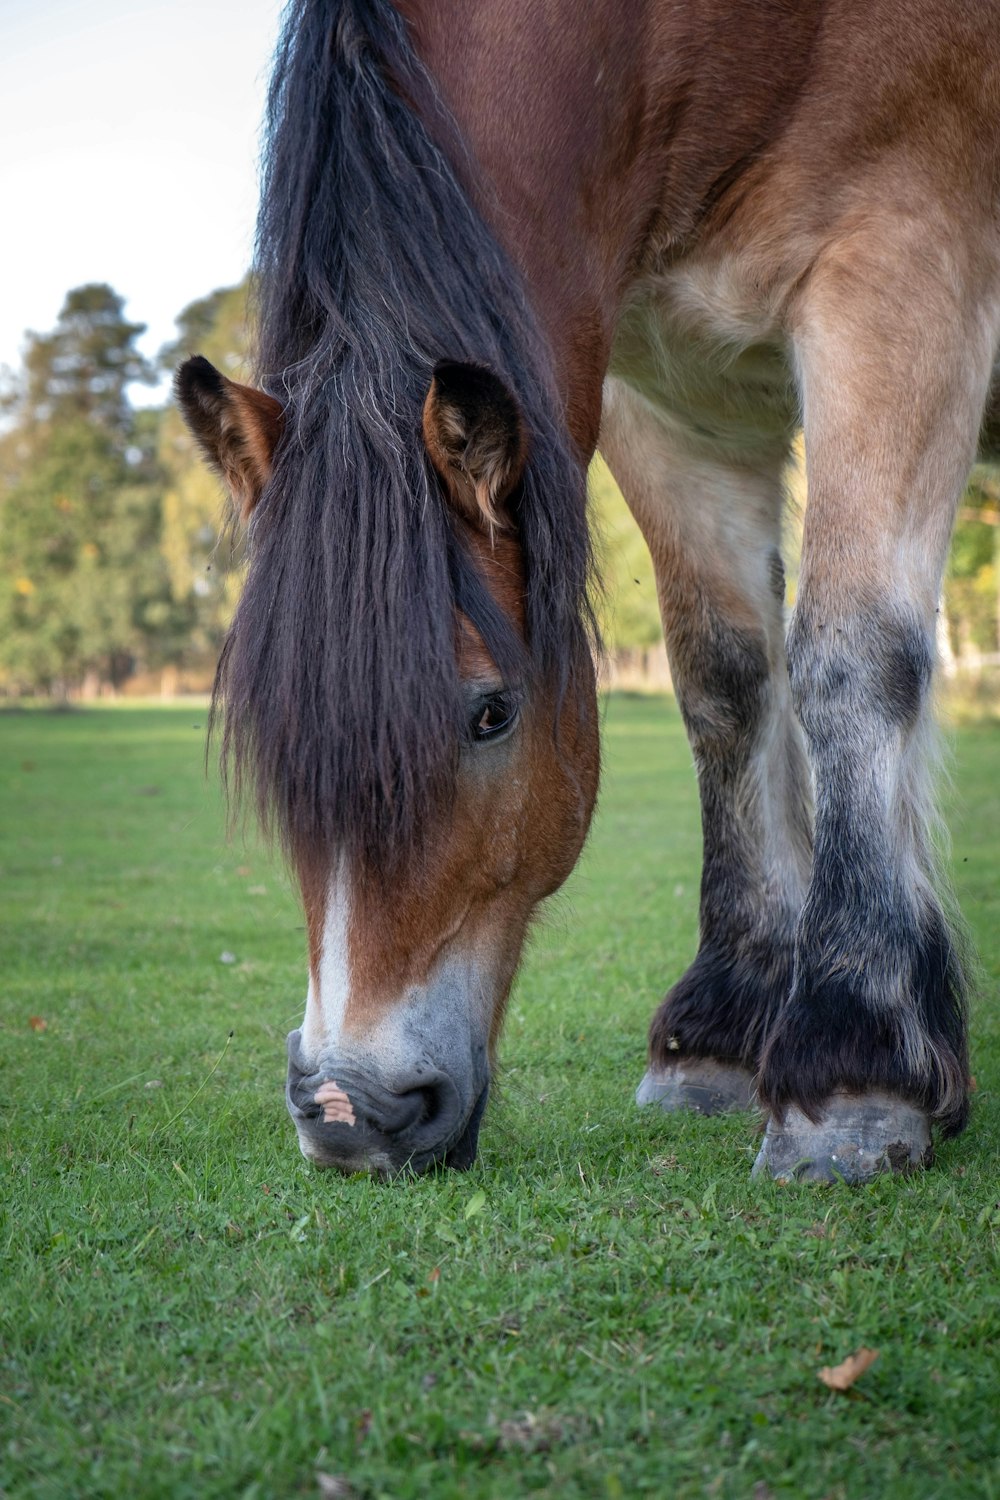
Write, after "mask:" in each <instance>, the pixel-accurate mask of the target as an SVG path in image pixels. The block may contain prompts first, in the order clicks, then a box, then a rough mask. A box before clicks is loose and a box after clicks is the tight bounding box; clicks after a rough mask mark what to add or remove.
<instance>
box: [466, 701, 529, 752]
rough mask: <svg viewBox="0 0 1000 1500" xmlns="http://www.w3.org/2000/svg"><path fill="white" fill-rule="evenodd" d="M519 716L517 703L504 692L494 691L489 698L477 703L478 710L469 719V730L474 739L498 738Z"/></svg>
mask: <svg viewBox="0 0 1000 1500" xmlns="http://www.w3.org/2000/svg"><path fill="white" fill-rule="evenodd" d="M516 718H517V705H516V703H514V702H512V701H511V699H510V698H508V697H507V696H506V695H505V694H504V693H492V694H491V695H490V697H489V698H486V699H485V700H483V701H481V702H480V703H478V704H477V705H476V711H475V714H474V715H473V717H472V719H471V720H470V721H469V730H470V732H471V734H472V738H473V739H474V740H478V741H480V742H481V741H483V740H491V739H495V738H497V737H498V736H499V735H501V734H502V733H503V731H504V730H505V729H509V728H510V727H511V725H512V724H513V723H514V720H515V719H516Z"/></svg>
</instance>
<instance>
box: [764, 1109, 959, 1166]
mask: <svg viewBox="0 0 1000 1500" xmlns="http://www.w3.org/2000/svg"><path fill="white" fill-rule="evenodd" d="M933 1158H934V1149H933V1146H932V1145H931V1129H930V1121H929V1119H928V1117H927V1116H926V1115H925V1114H924V1113H923V1111H922V1110H920V1109H917V1107H916V1105H913V1104H908V1103H907V1102H906V1101H905V1100H903V1099H897V1098H894V1097H893V1096H892V1095H890V1094H864V1095H860V1094H833V1095H831V1097H830V1098H829V1099H828V1101H827V1103H826V1104H825V1105H824V1107H823V1114H822V1117H821V1119H820V1121H819V1123H818V1124H813V1122H812V1120H810V1119H809V1117H808V1116H807V1115H804V1114H803V1113H802V1111H801V1110H800V1109H798V1108H796V1107H795V1106H794V1105H790V1106H789V1108H788V1109H787V1110H786V1112H785V1118H784V1121H783V1123H782V1124H780V1125H779V1124H777V1123H776V1122H775V1121H774V1120H773V1119H772V1120H769V1121H768V1123H767V1129H766V1131H765V1133H764V1143H763V1145H762V1146H761V1148H760V1152H759V1153H758V1156H757V1160H756V1161H755V1162H754V1165H753V1176H754V1177H773V1178H774V1179H775V1181H776V1182H847V1183H861V1182H870V1181H871V1179H872V1178H873V1177H877V1176H878V1175H879V1174H880V1173H882V1172H915V1171H918V1170H919V1169H920V1168H921V1167H929V1166H930V1164H931V1162H932V1160H933Z"/></svg>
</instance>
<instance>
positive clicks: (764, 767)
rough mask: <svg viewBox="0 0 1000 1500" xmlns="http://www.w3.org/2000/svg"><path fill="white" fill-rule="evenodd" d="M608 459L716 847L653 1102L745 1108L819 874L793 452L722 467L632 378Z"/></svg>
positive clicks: (620, 391) (659, 1054)
mask: <svg viewBox="0 0 1000 1500" xmlns="http://www.w3.org/2000/svg"><path fill="white" fill-rule="evenodd" d="M601 448H602V451H603V452H604V454H605V456H606V458H607V459H608V462H609V464H610V466H611V469H612V471H613V472H614V473H615V475H616V477H617V478H618V480H619V483H620V484H621V487H622V490H623V492H624V494H625V497H626V499H627V500H628V502H629V505H630V507H631V509H632V511H633V513H634V515H635V517H636V519H637V521H638V523H639V525H640V527H641V529H642V531H643V534H644V536H645V538H646V541H647V543H648V545H649V548H650V552H651V554H652V557H653V562H654V566H655V569H656V576H657V587H658V592H659V598H660V608H661V614H662V618H663V626H664V633H665V637H666V642H667V649H668V653H669V656H670V666H671V673H672V675H673V680H674V686H675V689H676V693H677V698H678V702H679V704H680V708H681V712H682V714H683V717H684V722H685V725H686V728H687V732H688V737H689V740H690V743H691V748H692V752H693V755H694V761H695V766H696V770H697V775H698V788H699V795H700V800H701V815H702V829H703V836H704V859H703V865H702V878H701V902H700V914H699V926H700V941H699V947H698V952H697V955H696V957H695V959H694V962H693V963H692V964H691V966H690V967H689V968H688V970H687V972H686V973H685V974H684V975H682V977H681V978H680V979H679V980H678V981H677V982H676V983H675V984H674V985H673V987H672V988H671V989H670V990H669V991H668V993H667V995H666V997H665V998H664V1000H663V1002H662V1003H661V1005H660V1006H659V1008H658V1010H657V1011H656V1014H655V1015H654V1017H653V1021H652V1024H651V1027H650V1035H649V1071H648V1072H647V1074H646V1076H645V1078H644V1079H643V1081H642V1083H641V1085H640V1087H639V1091H638V1095H637V1098H638V1101H639V1102H640V1103H641V1104H645V1103H657V1104H659V1105H660V1106H661V1107H662V1108H663V1109H666V1110H674V1109H682V1108H693V1109H696V1110H698V1111H700V1112H702V1113H706V1114H713V1113H716V1112H717V1111H720V1110H725V1109H730V1108H745V1107H747V1106H748V1105H749V1104H750V1103H751V1102H752V1100H753V1097H754V1081H755V1076H756V1072H757V1067H758V1063H759V1060H760V1055H761V1050H762V1047H763V1043H764V1038H765V1036H766V1033H767V1030H768V1028H769V1026H770V1025H771V1023H772V1022H773V1020H774V1018H775V1016H776V1015H777V1013H778V1010H779V1008H780V1006H781V1005H782V1004H783V1002H784V1001H785V999H786V997H787V994H788V990H789V987H790V984H791V971H792V957H793V944H794V933H795V923H796V920H797V918H798V913H799V909H800V907H801V904H802V900H803V897H804V895H805V889H806V885H807V882H808V877H809V868H810V849H811V814H810V785H809V771H808V766H807V763H806V758H805V751H804V746H803V743H802V738H801V734H800V732H799V729H798V726H797V724H796V723H795V719H794V715H793V714H792V711H791V703H790V694H789V686H788V679H787V673H786V666H785V646H784V637H785V623H784V593H785V584H784V570H783V567H782V563H781V556H780V550H779V544H780V517H781V506H782V468H783V462H784V457H785V451H786V450H785V444H784V442H776V443H774V444H773V446H770V447H768V448H767V450H766V451H765V452H764V453H763V454H761V453H757V454H756V456H755V457H754V458H753V459H752V460H751V459H750V458H746V459H745V460H744V461H743V462H735V461H726V460H723V459H722V458H720V457H719V454H718V451H717V448H718V445H712V444H711V443H706V442H704V440H703V439H702V438H699V437H697V436H695V435H692V434H690V433H687V432H685V431H683V430H682V429H680V428H678V427H677V426H676V425H675V424H674V422H673V420H672V419H671V418H670V417H669V416H667V415H666V414H663V413H660V412H659V411H658V410H657V409H656V408H655V407H654V406H652V405H651V404H650V403H649V402H648V401H646V400H645V399H644V398H643V397H641V396H638V395H637V394H636V393H635V392H634V391H633V390H632V389H631V388H630V387H629V386H628V385H626V384H624V383H623V382H622V381H620V380H617V379H616V380H609V381H608V382H607V386H606V396H605V409H604V421H603V427H602V437H601Z"/></svg>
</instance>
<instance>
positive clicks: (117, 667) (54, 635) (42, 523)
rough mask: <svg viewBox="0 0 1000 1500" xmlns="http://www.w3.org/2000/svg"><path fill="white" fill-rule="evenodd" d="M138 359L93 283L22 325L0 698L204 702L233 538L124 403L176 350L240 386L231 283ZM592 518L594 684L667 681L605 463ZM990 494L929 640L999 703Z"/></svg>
mask: <svg viewBox="0 0 1000 1500" xmlns="http://www.w3.org/2000/svg"><path fill="white" fill-rule="evenodd" d="M176 323H177V338H176V339H175V340H174V341H173V342H172V343H171V344H169V345H167V346H166V347H165V348H164V349H162V350H161V352H160V354H159V356H158V357H157V359H156V360H155V361H153V362H152V363H149V362H147V361H146V360H145V359H144V358H143V356H142V355H141V354H140V352H139V350H138V346H137V341H138V339H139V338H140V336H141V335H142V333H143V331H144V329H143V326H142V325H141V324H136V323H130V322H129V321H128V320H127V319H126V318H125V316H124V299H123V298H122V297H121V296H120V295H119V294H118V293H117V292H116V291H114V290H113V289H112V288H111V287H110V286H107V285H103V284H93V285H88V286H82V287H77V288H75V289H74V290H72V291H71V292H69V293H68V295H67V297H66V300H65V303H64V305H63V308H62V311H61V313H60V315H59V320H58V322H57V324H56V327H55V328H54V329H53V330H52V331H51V332H49V333H29V334H28V335H27V338H26V345H25V355H24V359H23V362H22V366H21V369H20V370H19V371H17V372H13V373H11V372H7V375H6V379H5V381H4V383H3V387H2V390H0V696H3V697H6V698H8V699H11V698H19V697H47V698H52V699H56V700H67V699H73V698H77V697H81V698H92V697H95V696H98V695H112V694H119V693H129V694H150V693H159V694H161V695H163V696H172V695H173V694H174V693H176V692H178V691H184V690H190V691H201V690H204V689H205V688H207V687H208V686H209V684H210V682H211V678H212V673H213V669H214V663H215V659H216V657H217V655H218V652H219V648H220V646H221V643H222V640H223V638H224V635H225V632H226V630H227V628H228V625H229V622H230V620H231V618H232V613H233V609H234V607H235V604H236V600H237V597H238V594H239V588H240V581H241V571H240V570H241V548H240V542H239V538H238V537H237V536H235V535H234V534H233V532H232V530H231V528H230V525H229V514H228V507H227V503H226V501H225V498H224V496H223V495H222V492H221V489H220V486H219V484H218V481H217V480H216V479H215V478H214V476H213V475H212V474H210V473H209V471H208V470H207V469H206V468H205V466H204V464H203V463H202V462H201V460H200V458H199V457H198V454H197V452H196V450H195V446H194V443H193V441H192V439H191V438H190V436H189V435H188V432H187V429H186V428H185V426H184V424H183V422H182V421H181V419H180V417H179V415H178V413H177V411H176V410H175V408H174V407H173V406H172V405H171V404H170V403H168V402H167V403H164V404H163V405H162V406H159V407H155V406H154V407H149V406H144V407H139V408H137V407H136V406H135V405H134V404H133V403H132V402H131V401H130V391H131V390H134V388H135V387H136V385H137V384H142V383H155V382H157V381H159V380H162V378H163V377H164V376H165V375H166V374H169V372H170V371H171V370H172V369H173V368H174V366H175V365H176V364H177V363H179V362H180V360H182V359H183V358H185V357H186V356H187V355H188V354H191V353H201V354H204V355H205V356H206V357H207V358H208V359H210V360H211V361H212V363H213V364H215V365H217V366H218V368H219V369H221V370H222V371H223V372H224V373H225V374H227V375H229V376H231V377H232V378H234V379H236V380H240V379H246V378H247V373H248V372H247V349H248V343H249V328H248V297H247V287H246V284H245V283H244V284H241V285H240V286H235V287H225V288H221V289H219V290H217V291H214V292H211V293H210V294H209V295H207V296H205V297H203V298H201V299H200V300H199V301H196V302H193V303H191V304H190V305H189V306H188V307H186V308H184V310H183V311H182V312H181V313H180V314H179V316H178V318H177V320H176ZM590 488H591V511H592V520H593V526H594V534H595V543H596V548H597V554H598V558H599V560H600V564H601V571H602V574H603V577H604V582H605V587H604V592H603V596H602V599H601V619H602V625H603V630H604V638H605V645H606V647H607V653H608V661H607V671H606V674H605V675H606V678H607V679H608V680H610V681H611V682H617V683H619V684H624V685H631V686H640V685H644V684H645V685H649V686H654V687H662V686H668V685H669V673H668V668H667V663H666V655H665V652H664V649H663V642H662V635H661V631H660V623H659V615H658V611H657V605H656V589H655V583H654V578H653V568H652V563H651V560H650V557H649V553H648V551H647V549H646V546H645V543H644V542H643V540H642V537H641V536H640V534H639V531H638V529H637V527H636V525H635V522H634V521H633V520H632V517H631V515H630V513H629V511H628V509H627V507H626V505H625V503H624V501H623V500H622V497H621V495H620V493H619V491H618V489H617V486H616V485H615V482H614V480H613V478H612V476H611V474H610V473H609V471H608V469H607V467H606V465H605V464H604V462H603V461H602V460H601V458H600V457H598V458H596V459H595V461H594V464H593V468H592V471H591V485H590ZM788 488H789V495H790V499H791V502H792V503H791V504H790V506H789V511H788V517H789V519H788V526H787V534H786V561H787V563H788V565H789V588H790V598H793V597H794V588H795V571H796V560H797V556H798V538H799V531H800V525H801V513H802V509H803V507H804V503H805V483H804V477H803V469H802V458H801V451H799V452H798V453H797V455H796V459H795V461H794V462H793V464H792V465H791V466H790V469H789V476H788ZM998 523H1000V482H998V476H997V474H996V473H994V472H991V471H987V470H981V469H977V470H976V471H975V472H974V474H973V477H972V480H971V481H970V484H969V486H968V489H967V491H966V494H965V496H964V499H963V502H962V505H961V508H960V512H959V518H958V525H957V528H956V532H955V538H954V543H953V546H952V552H951V558H950V562H949V567H948V573H947V578H946V583H945V591H944V599H943V609H942V613H941V617H940V627H939V632H938V647H939V653H940V656H941V661H942V667H943V671H944V676H945V680H946V682H950V683H951V684H952V688H953V692H954V694H955V695H957V697H958V698H959V699H961V700H962V701H964V702H965V703H966V704H967V705H974V704H978V705H979V706H980V707H986V708H989V709H992V705H993V704H994V702H998V703H1000V692H997V691H996V690H995V686H994V685H995V684H997V683H998V682H1000V672H998V667H1000V566H998V564H1000V556H998V552H1000V524H998Z"/></svg>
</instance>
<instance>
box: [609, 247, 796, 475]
mask: <svg viewBox="0 0 1000 1500" xmlns="http://www.w3.org/2000/svg"><path fill="white" fill-rule="evenodd" d="M608 373H609V374H610V375H612V376H614V377H616V378H618V379H620V380H623V381H625V382H626V383H627V384H628V385H630V386H631V387H632V388H633V389H634V390H636V391H638V392H639V393H640V394H641V395H642V396H643V397H644V398H645V399H646V400H647V401H649V402H650V403H651V404H652V405H654V406H655V407H656V408H657V409H658V410H659V412H660V414H661V416H662V417H663V419H664V420H666V421H668V422H669V423H670V425H671V426H672V427H674V428H676V429H678V430H679V431H682V432H683V433H684V435H685V436H686V437H687V439H688V440H689V441H690V442H693V443H694V444H695V445H696V446H698V447H701V448H705V449H709V450H710V449H713V448H717V449H719V450H720V451H721V452H725V453H727V454H730V455H733V456H735V455H737V454H746V455H747V456H748V457H749V456H752V455H753V453H754V452H755V451H760V452H762V453H763V452H771V451H773V449H774V447H775V445H776V444H778V445H785V444H787V443H788V441H789V439H790V437H791V435H792V433H793V432H794V430H795V428H796V426H797V425H798V399H797V393H796V390H795V385H794V381H793V377H792V370H791V364H790V361H789V358H788V355H787V351H786V348H785V344H784V339H783V337H782V334H781V331H780V328H779V326H778V322H777V319H776V318H774V317H773V316H771V315H770V314H769V313H768V312H767V311H766V310H764V309H762V308H761V307H760V305H759V304H758V303H756V302H755V299H754V296H753V294H752V291H751V290H749V289H747V288H746V287H745V286H743V285H742V284H741V282H740V280H739V278H738V277H737V276H736V275H735V274H733V273H732V271H731V270H729V269H728V268H725V267H724V268H722V269H719V268H717V267H713V268H711V269H706V268H703V267H701V266H698V265H697V264H694V265H687V264H686V263H685V264H682V265H680V266H679V267H677V268H673V269H671V270H669V271H667V272H663V273H655V274H651V275H648V276H646V277H644V278H643V279H642V281H640V282H639V283H638V285H637V286H636V288H635V289H634V290H633V293H632V294H631V296H630V297H629V299H628V302H627V304H626V307H625V309H624V311H623V314H622V316H621V318H620V320H619V323H618V327H617V329H616V333H615V339H614V343H613V347H612V354H611V361H610V365H609V372H608Z"/></svg>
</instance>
